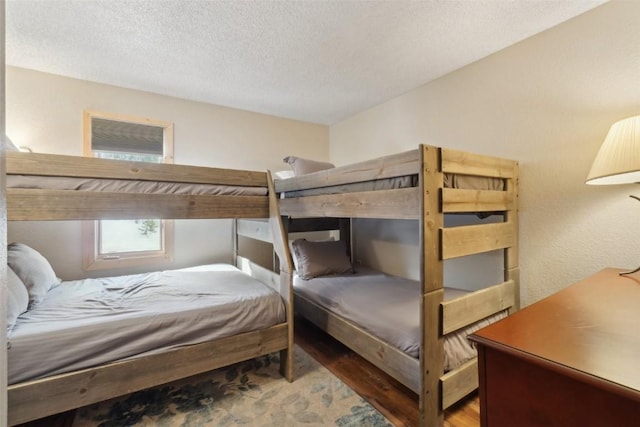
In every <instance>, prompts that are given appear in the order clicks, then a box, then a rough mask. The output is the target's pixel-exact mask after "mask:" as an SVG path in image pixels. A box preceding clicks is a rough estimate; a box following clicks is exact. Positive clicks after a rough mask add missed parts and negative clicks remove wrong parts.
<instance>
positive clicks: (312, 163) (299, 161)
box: [282, 156, 335, 176]
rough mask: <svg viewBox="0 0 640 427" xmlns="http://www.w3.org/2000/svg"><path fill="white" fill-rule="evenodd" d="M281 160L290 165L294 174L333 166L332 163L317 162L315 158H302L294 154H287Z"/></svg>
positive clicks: (297, 174)
mask: <svg viewBox="0 0 640 427" xmlns="http://www.w3.org/2000/svg"><path fill="white" fill-rule="evenodd" d="M282 160H283V161H284V162H285V163H287V164H289V166H291V169H293V173H294V175H295V176H300V175H304V174H307V173H313V172H319V171H323V170H326V169H332V168H335V166H334V165H333V163H328V162H318V161H316V160H309V159H303V158H302V157H296V156H287V157H285V158H284V159H282Z"/></svg>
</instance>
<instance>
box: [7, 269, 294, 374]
mask: <svg viewBox="0 0 640 427" xmlns="http://www.w3.org/2000/svg"><path fill="white" fill-rule="evenodd" d="M284 321H285V309H284V304H283V303H282V299H281V297H280V295H279V294H277V293H276V292H275V291H274V290H272V289H271V288H269V287H267V286H266V285H264V284H262V283H261V282H259V281H257V280H255V279H254V278H252V277H251V276H249V275H247V274H245V273H243V272H241V271H240V270H239V269H237V268H236V267H234V266H232V265H227V264H212V265H206V266H199V267H194V268H186V269H180V270H167V271H159V272H153V273H144V274H136V275H128V276H118V277H110V278H100V279H84V280H74V281H63V282H62V283H61V284H59V285H57V286H55V287H54V288H52V289H51V290H50V291H49V292H48V294H47V296H46V298H45V300H44V301H43V302H42V303H40V304H38V305H37V306H36V307H34V308H32V309H30V310H28V311H27V312H26V313H24V314H22V315H21V316H19V317H18V320H17V322H16V325H15V327H14V328H13V330H12V331H11V332H10V333H9V335H8V347H9V348H8V351H7V355H8V373H9V375H8V381H9V384H13V383H17V382H22V381H25V380H30V379H35V378H41V377H45V376H49V375H53V374H59V373H63V372H69V371H75V370H78V369H82V368H88V367H92V366H97V365H101V364H104V363H107V362H110V361H115V360H121V359H126V358H132V357H140V356H145V355H149V354H154V353H159V352H163V351H166V350H168V349H172V348H177V347H181V346H186V345H191V344H197V343H201V342H205V341H210V340H214V339H218V338H223V337H227V336H232V335H236V334H239V333H242V332H248V331H253V330H259V329H265V328H268V327H270V326H273V325H276V324H278V323H282V322H284Z"/></svg>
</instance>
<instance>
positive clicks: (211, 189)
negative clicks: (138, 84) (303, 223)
mask: <svg viewBox="0 0 640 427" xmlns="http://www.w3.org/2000/svg"><path fill="white" fill-rule="evenodd" d="M7 188H31V189H45V190H76V191H109V192H114V193H144V194H192V195H215V196H224V195H226V196H265V195H266V194H267V188H266V187H243V186H234V185H214V184H192V183H182V182H165V181H137V180H125V179H107V178H73V177H57V176H55V177H54V176H47V177H42V176H35V175H7Z"/></svg>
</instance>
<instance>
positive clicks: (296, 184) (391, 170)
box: [275, 150, 420, 193]
mask: <svg viewBox="0 0 640 427" xmlns="http://www.w3.org/2000/svg"><path fill="white" fill-rule="evenodd" d="M419 169H420V152H419V151H418V150H411V151H405V152H403V153H398V154H392V155H390V156H385V157H380V158H377V159H373V160H368V161H365V162H359V163H357V164H353V165H346V166H339V167H337V168H334V169H330V170H325V171H319V172H313V173H309V174H305V175H301V176H297V177H293V178H288V179H284V180H277V181H276V182H275V188H276V191H277V192H278V193H280V192H283V191H291V190H305V189H309V188H318V187H327V186H331V185H341V184H350V183H354V182H363V181H372V180H374V179H382V178H391V177H396V176H404V175H415V174H417V173H418V170H419Z"/></svg>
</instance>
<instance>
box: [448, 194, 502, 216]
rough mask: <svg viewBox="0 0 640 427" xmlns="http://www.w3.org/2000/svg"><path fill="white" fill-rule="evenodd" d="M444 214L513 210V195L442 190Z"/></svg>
mask: <svg viewBox="0 0 640 427" xmlns="http://www.w3.org/2000/svg"><path fill="white" fill-rule="evenodd" d="M442 206H443V212H444V213H463V212H470V213H476V212H502V211H506V210H510V209H513V206H514V200H513V195H512V194H511V192H509V191H490V190H484V191H483V190H459V189H453V188H444V189H443V190H442Z"/></svg>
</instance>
